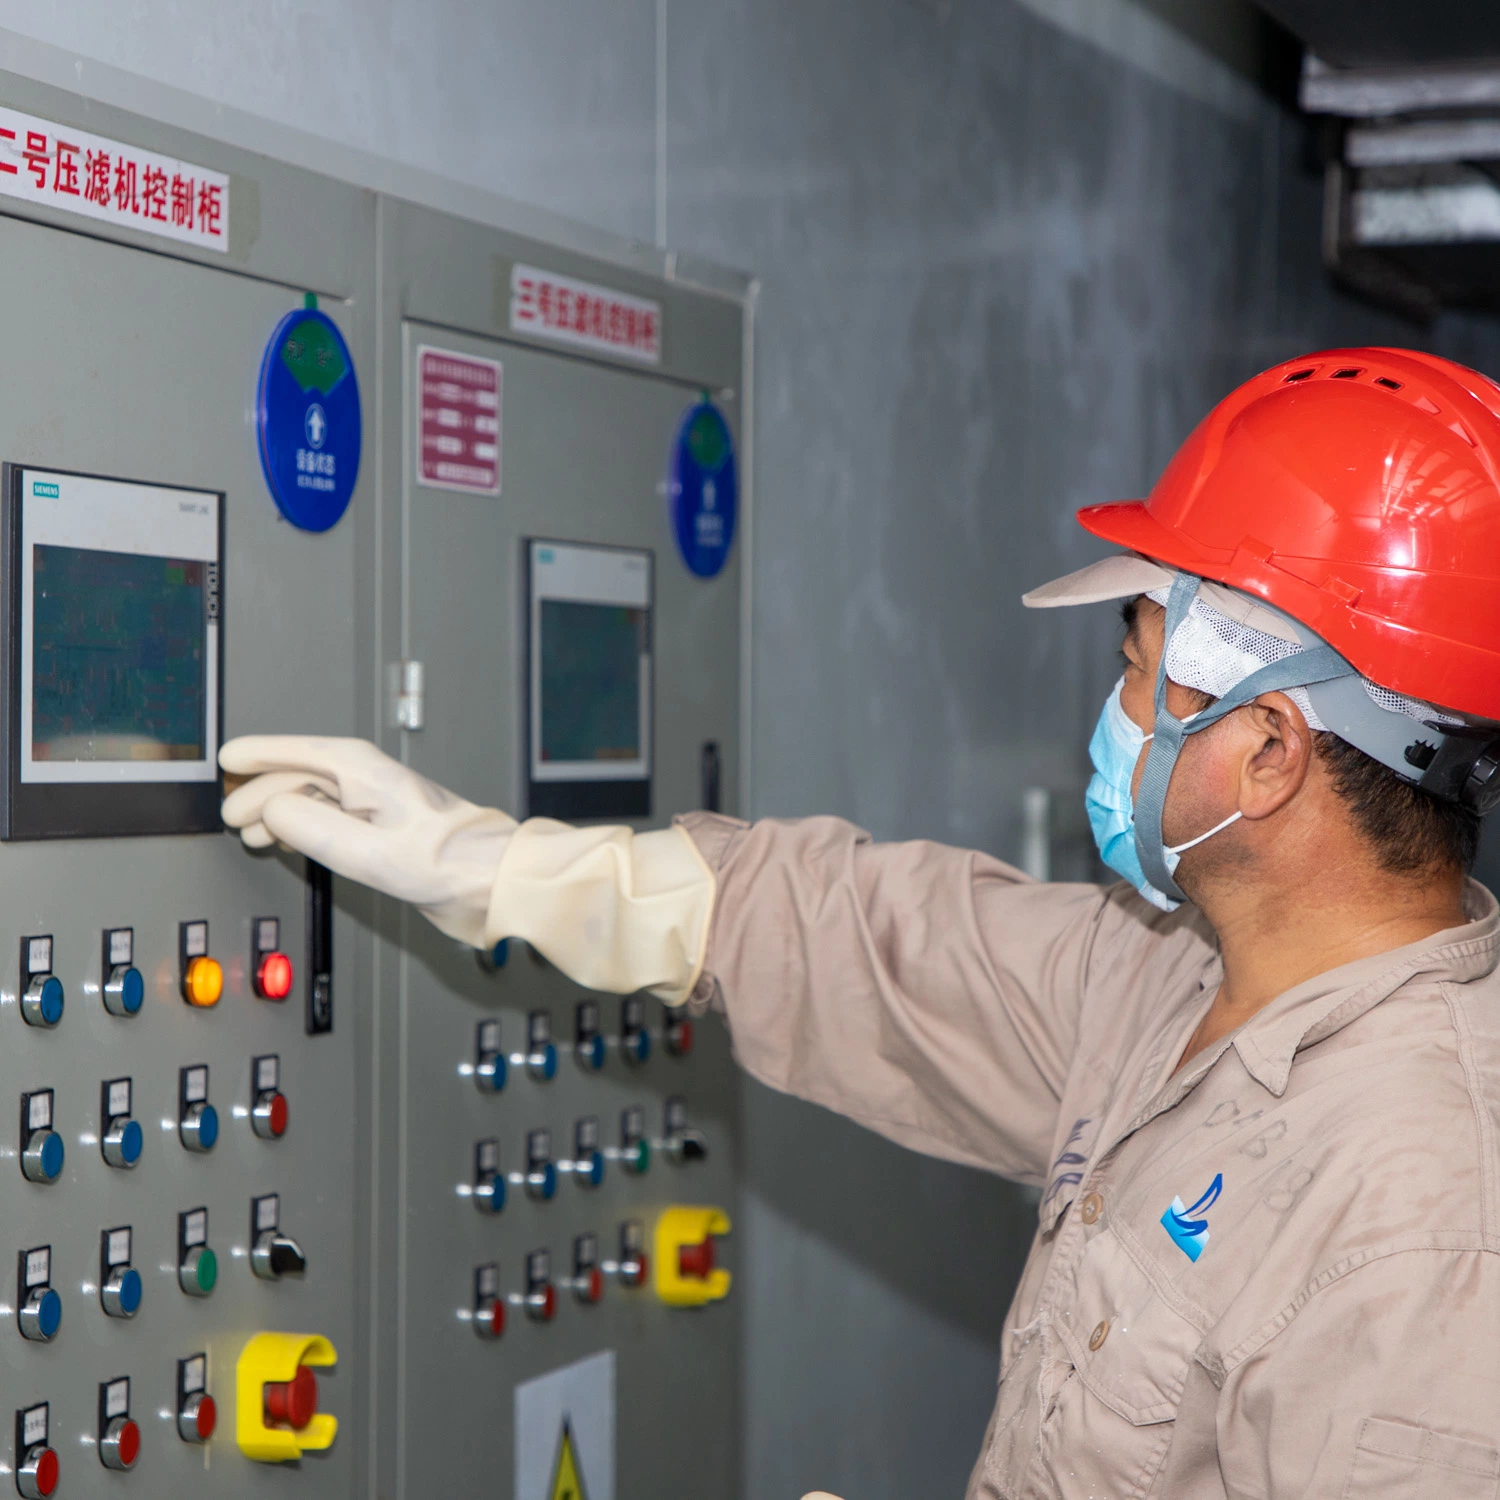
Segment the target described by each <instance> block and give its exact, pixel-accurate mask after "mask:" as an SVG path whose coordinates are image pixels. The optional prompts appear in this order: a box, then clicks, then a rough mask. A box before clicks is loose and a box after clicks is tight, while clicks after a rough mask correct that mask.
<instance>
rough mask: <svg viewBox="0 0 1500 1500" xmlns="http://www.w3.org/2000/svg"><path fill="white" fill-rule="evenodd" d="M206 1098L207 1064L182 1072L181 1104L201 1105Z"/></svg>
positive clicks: (185, 1069)
mask: <svg viewBox="0 0 1500 1500" xmlns="http://www.w3.org/2000/svg"><path fill="white" fill-rule="evenodd" d="M207 1098H208V1064H207V1063H200V1064H199V1065H198V1066H197V1067H193V1068H184V1069H183V1070H182V1102H183V1103H184V1104H202V1103H203V1102H204V1101H205V1100H206V1099H207Z"/></svg>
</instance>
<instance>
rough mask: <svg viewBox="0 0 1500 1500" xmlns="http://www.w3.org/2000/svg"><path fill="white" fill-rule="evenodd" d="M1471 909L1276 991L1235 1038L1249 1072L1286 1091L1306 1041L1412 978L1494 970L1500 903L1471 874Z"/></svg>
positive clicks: (1464, 976)
mask: <svg viewBox="0 0 1500 1500" xmlns="http://www.w3.org/2000/svg"><path fill="white" fill-rule="evenodd" d="M1464 911H1465V914H1466V915H1467V916H1468V918H1469V920H1468V921H1467V922H1465V923H1464V925H1463V926H1462V927H1449V928H1447V929H1446V930H1445V931H1443V932H1435V933H1433V934H1432V936H1431V937H1427V938H1423V939H1422V941H1421V942H1419V943H1410V944H1408V945H1407V946H1406V947H1405V948H1394V949H1392V950H1391V951H1390V952H1389V953H1377V954H1375V955H1374V956H1372V957H1370V958H1361V959H1357V960H1356V961H1355V962H1354V963H1350V964H1344V965H1343V966H1342V967H1341V968H1337V969H1330V970H1329V971H1328V973H1326V974H1320V975H1318V976H1317V978H1316V979H1309V980H1307V981H1306V983H1304V984H1299V985H1298V986H1297V987H1296V988H1295V989H1291V990H1288V991H1287V992H1286V993H1285V994H1284V995H1279V996H1277V998H1276V999H1275V1000H1273V1001H1272V1002H1271V1003H1270V1004H1269V1005H1268V1006H1266V1007H1265V1009H1264V1010H1262V1011H1260V1012H1258V1013H1257V1014H1256V1015H1254V1016H1252V1017H1251V1019H1250V1020H1249V1021H1247V1022H1246V1023H1245V1024H1244V1025H1243V1026H1242V1027H1241V1028H1240V1029H1239V1030H1238V1031H1237V1032H1236V1033H1235V1034H1234V1038H1233V1041H1232V1043H1231V1045H1233V1047H1234V1049H1235V1051H1236V1052H1237V1053H1239V1057H1240V1061H1241V1062H1242V1063H1243V1064H1244V1066H1245V1069H1246V1071H1247V1072H1248V1073H1249V1074H1250V1075H1251V1077H1252V1078H1254V1079H1255V1080H1256V1082H1258V1083H1259V1084H1260V1085H1261V1086H1262V1087H1263V1088H1265V1089H1267V1090H1269V1092H1271V1093H1272V1094H1274V1095H1276V1097H1277V1098H1280V1097H1281V1095H1282V1094H1283V1093H1285V1092H1286V1086H1287V1081H1288V1079H1289V1078H1290V1077H1291V1071H1292V1059H1293V1058H1294V1057H1295V1056H1296V1055H1297V1053H1298V1052H1299V1051H1300V1050H1301V1049H1302V1048H1303V1047H1310V1046H1312V1045H1313V1043H1315V1042H1321V1041H1323V1040H1324V1039H1325V1038H1327V1037H1330V1036H1332V1035H1333V1034H1334V1032H1336V1031H1340V1030H1342V1029H1343V1028H1344V1027H1345V1026H1347V1025H1348V1024H1349V1023H1350V1022H1351V1021H1354V1020H1357V1019H1358V1018H1359V1017H1360V1016H1362V1015H1364V1014H1365V1012H1366V1011H1368V1010H1371V1009H1373V1007H1375V1006H1376V1005H1378V1004H1379V1003H1380V1002H1381V1001H1382V1000H1384V999H1386V997H1387V996H1389V995H1392V994H1394V993H1395V992H1396V991H1397V990H1398V989H1400V988H1401V986H1402V985H1404V984H1406V983H1407V982H1408V981H1409V980H1412V979H1414V978H1416V977H1417V976H1418V975H1427V976H1429V977H1431V978H1432V979H1433V980H1434V981H1441V980H1451V981H1452V982H1454V983H1455V984H1464V983H1467V982H1468V981H1470V980H1473V979H1482V978H1483V977H1484V976H1485V975H1486V974H1489V973H1490V972H1491V971H1492V970H1493V969H1494V968H1495V965H1496V962H1497V960H1500V904H1497V903H1496V901H1495V898H1494V897H1493V896H1492V895H1491V894H1490V893H1489V892H1488V891H1487V890H1486V889H1485V888H1484V887H1483V886H1482V885H1480V884H1479V883H1478V882H1477V881H1474V880H1471V881H1469V882H1468V884H1467V886H1466V887H1465V889H1464Z"/></svg>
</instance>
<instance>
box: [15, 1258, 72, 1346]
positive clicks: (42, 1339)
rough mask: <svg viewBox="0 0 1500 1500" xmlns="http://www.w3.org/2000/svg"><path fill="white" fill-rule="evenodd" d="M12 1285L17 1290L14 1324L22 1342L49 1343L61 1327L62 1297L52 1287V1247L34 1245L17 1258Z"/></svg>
mask: <svg viewBox="0 0 1500 1500" xmlns="http://www.w3.org/2000/svg"><path fill="white" fill-rule="evenodd" d="M16 1282H17V1285H18V1286H19V1287H20V1289H21V1295H20V1297H19V1299H18V1302H19V1305H18V1306H17V1308H16V1323H17V1325H18V1326H19V1328H20V1330H21V1337H22V1338H23V1339H30V1340H31V1342H32V1343H34V1344H50V1343H51V1342H52V1340H53V1339H55V1338H56V1337H57V1331H58V1329H59V1328H61V1327H62V1298H61V1297H59V1296H58V1294H57V1292H56V1290H55V1289H54V1287H53V1286H52V1247H51V1246H50V1245H38V1246H37V1247H36V1248H35V1249H34V1250H23V1251H22V1252H21V1254H20V1256H19V1257H18V1264H17V1267H16Z"/></svg>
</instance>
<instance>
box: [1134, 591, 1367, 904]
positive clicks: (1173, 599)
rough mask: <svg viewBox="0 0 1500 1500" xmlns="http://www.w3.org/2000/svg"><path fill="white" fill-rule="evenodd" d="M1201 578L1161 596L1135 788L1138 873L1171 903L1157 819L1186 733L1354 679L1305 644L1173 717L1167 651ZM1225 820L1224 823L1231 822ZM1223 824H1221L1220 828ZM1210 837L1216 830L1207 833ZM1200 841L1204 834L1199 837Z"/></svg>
mask: <svg viewBox="0 0 1500 1500" xmlns="http://www.w3.org/2000/svg"><path fill="white" fill-rule="evenodd" d="M1201 582H1202V579H1200V578H1196V577H1194V576H1193V575H1192V574H1191V573H1179V574H1178V575H1177V577H1176V578H1175V579H1174V580H1173V581H1172V592H1171V594H1169V595H1168V597H1167V618H1166V623H1165V625H1164V626H1163V628H1162V639H1161V660H1160V661H1159V662H1158V663H1157V667H1156V723H1155V726H1154V733H1153V737H1152V739H1151V741H1150V744H1151V748H1150V750H1149V751H1148V752H1147V755H1146V769H1145V771H1144V773H1143V774H1142V776H1141V789H1140V792H1139V794H1138V795H1137V796H1136V798H1135V850H1136V854H1137V856H1138V857H1139V859H1140V862H1141V872H1142V873H1143V874H1144V875H1145V877H1146V879H1147V881H1148V882H1149V883H1150V884H1151V885H1153V886H1154V887H1155V888H1156V889H1157V890H1158V891H1160V892H1161V893H1162V895H1164V896H1167V897H1170V898H1171V899H1173V900H1176V901H1186V900H1187V899H1188V898H1187V896H1186V895H1185V894H1184V893H1183V891H1182V889H1181V887H1179V886H1178V884H1177V882H1176V881H1175V880H1173V879H1172V872H1171V871H1170V870H1168V869H1167V850H1166V846H1165V844H1164V843H1163V841H1162V833H1161V819H1162V811H1163V809H1164V808H1165V807H1166V802H1167V787H1168V785H1169V784H1170V782H1171V780H1172V772H1173V770H1175V769H1176V766H1177V757H1178V755H1179V754H1181V752H1182V742H1183V740H1185V739H1186V738H1187V736H1188V735H1190V734H1198V733H1199V732H1200V731H1202V730H1204V729H1207V728H1208V727H1209V725H1210V724H1217V723H1218V722H1219V720H1220V719H1222V718H1223V717H1224V716H1225V715H1226V714H1231V713H1233V712H1234V711H1235V709H1237V708H1243V707H1244V706H1245V704H1247V703H1251V702H1253V701H1254V700H1255V699H1256V698H1258V697H1259V696H1260V695H1261V694H1262V693H1271V692H1279V691H1281V690H1283V689H1285V688H1289V687H1308V686H1310V685H1312V684H1314V683H1319V682H1331V681H1333V680H1334V679H1335V678H1337V677H1352V676H1355V675H1357V674H1356V673H1355V670H1354V668H1353V667H1352V666H1351V665H1350V664H1349V663H1348V662H1347V661H1345V660H1344V658H1343V657H1342V656H1340V655H1339V654H1338V652H1337V651H1335V650H1334V649H1333V647H1332V646H1326V645H1321V644H1320V645H1317V646H1309V647H1308V648H1307V649H1306V650H1303V651H1297V652H1294V653H1293V654H1292V655H1291V656H1284V657H1282V659H1281V660H1280V661H1276V662H1271V663H1269V664H1268V665H1266V666H1264V667H1261V668H1259V669H1258V670H1257V671H1254V672H1252V673H1251V674H1250V675H1249V676H1248V677H1246V678H1245V679H1244V680H1243V681H1242V682H1241V683H1239V685H1238V686H1237V687H1234V688H1232V689H1230V691H1229V692H1227V693H1226V694H1225V695H1224V696H1223V697H1222V698H1219V699H1216V700H1215V701H1214V702H1213V703H1212V704H1210V705H1209V707H1207V708H1205V709H1204V710H1203V711H1202V712H1201V713H1197V714H1194V715H1193V716H1192V718H1191V720H1187V719H1179V718H1178V717H1177V716H1176V715H1175V714H1173V713H1172V712H1171V710H1170V709H1168V707H1167V648H1168V646H1169V645H1170V644H1171V642H1172V637H1173V636H1174V635H1175V634H1176V633H1177V627H1178V626H1179V625H1181V624H1182V622H1183V621H1184V620H1185V619H1187V616H1188V611H1189V610H1190V609H1191V608H1192V607H1193V600H1194V599H1195V598H1196V597H1197V594H1198V585H1199V584H1200V583H1201ZM1233 821H1234V820H1233V818H1230V819H1229V820H1228V822H1233ZM1227 826H1228V823H1227V822H1226V823H1221V824H1220V825H1219V827H1220V828H1223V827H1227ZM1211 831H1212V832H1214V833H1217V832H1218V831H1219V829H1218V828H1216V829H1213V830H1211ZM1203 837H1204V838H1207V837H1208V835H1207V834H1204V835H1203ZM1201 842H1202V839H1193V840H1191V841H1190V842H1189V843H1187V844H1184V845H1182V846H1181V847H1182V848H1184V849H1190V848H1191V847H1192V846H1193V844H1197V843H1201Z"/></svg>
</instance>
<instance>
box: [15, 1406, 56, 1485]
mask: <svg viewBox="0 0 1500 1500" xmlns="http://www.w3.org/2000/svg"><path fill="white" fill-rule="evenodd" d="M49 1426H50V1420H49V1408H48V1405H47V1403H46V1402H45V1401H42V1402H39V1403H38V1404H37V1405H35V1406H27V1407H23V1408H22V1409H21V1410H20V1411H18V1412H17V1413H16V1455H15V1463H16V1489H17V1490H18V1491H19V1492H20V1493H21V1494H22V1495H23V1496H25V1500H47V1497H48V1496H49V1495H54V1494H56V1493H57V1480H58V1463H57V1454H56V1453H55V1452H54V1451H53V1449H52V1446H51V1442H50V1439H49V1437H48V1427H49Z"/></svg>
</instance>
